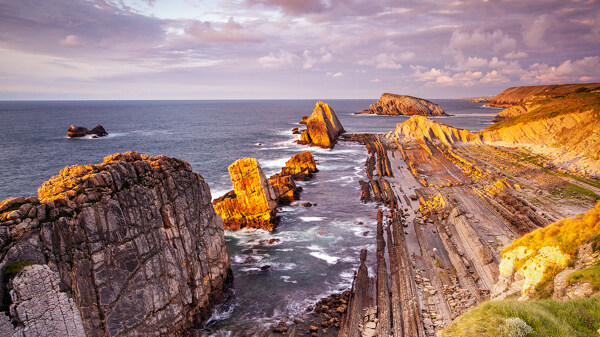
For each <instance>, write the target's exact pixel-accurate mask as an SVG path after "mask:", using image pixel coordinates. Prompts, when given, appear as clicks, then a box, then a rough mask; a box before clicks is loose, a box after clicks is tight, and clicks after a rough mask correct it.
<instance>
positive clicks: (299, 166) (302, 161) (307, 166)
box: [281, 151, 319, 180]
mask: <svg viewBox="0 0 600 337" xmlns="http://www.w3.org/2000/svg"><path fill="white" fill-rule="evenodd" d="M315 172H319V170H318V169H317V164H316V163H315V158H314V157H313V155H312V153H311V152H310V151H305V152H301V153H296V154H295V155H294V156H293V157H292V158H290V160H288V161H287V162H285V167H284V168H282V169H281V174H282V175H291V176H292V177H293V178H294V180H309V179H310V178H312V174H313V173H315Z"/></svg>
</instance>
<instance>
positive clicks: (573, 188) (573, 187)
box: [552, 183, 600, 200]
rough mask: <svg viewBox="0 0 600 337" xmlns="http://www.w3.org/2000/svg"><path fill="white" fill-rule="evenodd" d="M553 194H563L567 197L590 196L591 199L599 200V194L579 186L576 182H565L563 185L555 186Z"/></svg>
mask: <svg viewBox="0 0 600 337" xmlns="http://www.w3.org/2000/svg"><path fill="white" fill-rule="evenodd" d="M552 193H553V195H555V196H556V195H558V194H560V193H563V194H565V195H566V196H567V197H574V198H581V197H582V196H584V197H588V198H591V199H592V200H600V196H598V195H597V194H596V193H594V192H592V191H590V190H588V189H587V188H585V187H581V186H579V185H577V184H573V183H567V184H566V185H564V186H561V187H557V188H556V189H554V190H553V191H552Z"/></svg>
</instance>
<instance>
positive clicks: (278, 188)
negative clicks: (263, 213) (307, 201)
mask: <svg viewBox="0 0 600 337" xmlns="http://www.w3.org/2000/svg"><path fill="white" fill-rule="evenodd" d="M269 183H270V184H271V186H273V191H274V192H275V196H276V197H277V200H278V202H279V204H283V205H285V204H289V203H290V202H292V201H294V200H298V197H299V194H300V191H301V187H297V186H296V183H295V182H294V178H293V177H292V176H291V175H284V174H283V173H277V174H275V175H272V176H271V177H270V178H269Z"/></svg>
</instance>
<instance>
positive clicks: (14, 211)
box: [0, 152, 231, 336]
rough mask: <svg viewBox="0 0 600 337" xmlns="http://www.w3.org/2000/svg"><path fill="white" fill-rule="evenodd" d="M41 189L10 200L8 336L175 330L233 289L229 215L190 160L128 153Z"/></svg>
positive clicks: (6, 218)
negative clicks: (222, 213)
mask: <svg viewBox="0 0 600 337" xmlns="http://www.w3.org/2000/svg"><path fill="white" fill-rule="evenodd" d="M38 195H39V198H36V197H29V198H24V197H19V198H12V199H6V200H4V201H2V202H0V252H1V253H0V271H1V273H0V281H1V282H0V284H1V287H2V289H1V290H2V291H0V300H1V303H2V308H3V310H2V311H3V313H0V331H2V332H3V335H9V336H10V335H19V336H20V335H23V334H24V335H64V336H83V335H87V336H117V335H123V336H134V335H145V336H159V335H166V336H174V335H178V334H182V333H185V331H187V329H189V328H191V327H193V326H195V325H196V324H198V323H200V322H201V321H202V320H204V319H206V318H207V317H208V316H209V315H210V312H211V308H212V307H213V306H214V305H215V304H216V303H217V302H218V301H220V300H221V299H222V298H223V292H224V290H225V289H226V287H227V286H226V285H227V282H228V280H230V279H231V269H230V261H229V253H228V250H227V247H226V246H225V240H224V235H223V234H224V231H223V222H222V221H221V218H220V217H219V216H218V215H217V214H216V213H215V211H214V209H213V207H212V205H211V195H210V189H209V187H208V185H207V184H206V182H205V181H204V179H203V178H202V177H201V176H200V175H199V174H198V173H195V172H193V171H192V169H191V167H190V165H189V164H188V163H187V162H185V161H182V160H178V159H175V158H170V157H167V156H162V155H161V156H156V157H149V156H147V155H140V154H139V153H137V152H127V153H117V154H114V155H111V156H108V157H106V158H104V162H103V163H101V164H96V165H85V166H83V165H74V166H68V167H66V168H65V169H63V170H61V172H60V174H59V175H57V176H55V177H53V178H51V179H50V180H49V181H47V182H45V183H44V184H43V185H42V187H40V188H39V190H38ZM9 293H10V294H11V296H7V294H9ZM7 322H8V324H6V323H7Z"/></svg>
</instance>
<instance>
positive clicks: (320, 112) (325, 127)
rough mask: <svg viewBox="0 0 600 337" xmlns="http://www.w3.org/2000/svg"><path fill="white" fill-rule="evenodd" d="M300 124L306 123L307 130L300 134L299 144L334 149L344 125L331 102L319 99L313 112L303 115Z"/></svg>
mask: <svg viewBox="0 0 600 337" xmlns="http://www.w3.org/2000/svg"><path fill="white" fill-rule="evenodd" d="M300 124H306V130H303V131H302V133H301V134H300V140H298V141H297V142H298V144H305V145H315V146H320V147H324V148H330V149H333V147H334V146H335V143H336V142H337V139H338V137H339V136H340V135H341V134H342V133H343V132H344V127H343V126H342V123H340V120H339V119H338V118H337V116H336V114H335V111H333V109H332V108H331V107H330V106H329V104H327V103H324V102H321V101H318V102H317V104H316V106H315V110H314V111H313V113H312V114H311V115H310V116H308V117H306V116H303V117H302V120H301V121H300Z"/></svg>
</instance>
